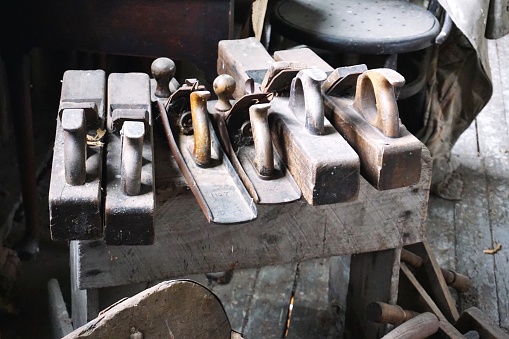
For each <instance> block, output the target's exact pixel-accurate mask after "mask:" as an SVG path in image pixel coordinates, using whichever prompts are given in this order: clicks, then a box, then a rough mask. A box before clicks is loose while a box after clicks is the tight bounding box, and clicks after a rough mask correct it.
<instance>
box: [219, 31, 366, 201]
mask: <svg viewBox="0 0 509 339" xmlns="http://www.w3.org/2000/svg"><path fill="white" fill-rule="evenodd" d="M218 55H219V59H218V73H219V74H229V75H231V76H232V77H233V78H234V79H235V80H236V82H237V84H240V85H241V86H239V88H240V90H239V89H237V90H236V91H235V93H236V94H234V96H235V95H244V94H245V93H252V92H258V91H260V92H261V91H263V90H265V91H267V90H269V89H270V90H271V91H274V92H275V93H277V95H276V96H275V97H274V99H273V100H272V101H271V107H270V109H269V125H270V129H271V134H272V140H273V142H274V145H275V146H276V149H277V151H278V152H279V154H280V156H281V158H282V160H283V162H284V163H285V164H286V165H287V167H288V169H289V171H290V173H291V174H292V176H293V177H294V179H295V181H296V182H297V184H298V186H299V187H300V189H301V191H302V194H303V196H304V198H305V199H306V200H307V201H308V203H310V204H312V205H322V204H332V203H339V202H345V201H350V200H353V199H356V197H357V194H358V191H359V159H358V156H357V154H356V153H355V152H354V151H353V149H352V148H351V147H350V146H349V145H348V144H347V142H346V141H345V140H344V139H343V138H342V137H341V136H340V135H339V134H338V133H337V132H336V131H335V130H334V128H333V127H332V125H331V124H330V123H329V122H328V121H327V119H325V117H324V109H323V99H322V96H321V91H320V88H321V83H322V82H323V81H324V80H325V79H326V74H325V73H324V72H323V71H321V70H319V69H302V68H303V66H302V63H303V60H300V59H298V58H297V59H293V60H284V62H283V63H276V64H274V63H275V62H274V59H272V58H271V57H270V55H269V54H268V53H267V51H266V50H265V49H264V47H263V46H262V45H261V44H260V43H259V42H258V41H256V40H255V39H252V38H250V39H243V40H235V41H221V42H220V43H219V53H218ZM292 79H294V80H292ZM242 84H244V85H243V86H242ZM276 84H277V85H276ZM288 85H291V91H290V92H291V93H290V95H289V97H288V94H287V93H288V90H289V89H290V86H288ZM237 93H238V94H237Z"/></svg>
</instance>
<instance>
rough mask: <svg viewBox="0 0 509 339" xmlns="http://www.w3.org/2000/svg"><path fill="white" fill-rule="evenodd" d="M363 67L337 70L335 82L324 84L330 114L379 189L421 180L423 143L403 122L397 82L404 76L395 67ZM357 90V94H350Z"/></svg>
mask: <svg viewBox="0 0 509 339" xmlns="http://www.w3.org/2000/svg"><path fill="white" fill-rule="evenodd" d="M362 71H363V70H362V67H360V68H355V67H353V68H346V69H343V70H341V71H338V72H339V73H341V74H339V73H338V72H336V73H333V74H331V77H332V76H333V77H334V78H335V79H334V80H335V81H332V80H331V81H327V82H326V84H327V85H328V86H327V87H324V88H323V91H324V92H325V94H326V95H325V96H324V98H325V100H324V101H325V106H326V116H327V117H328V118H329V119H330V121H331V122H332V124H333V125H334V127H336V129H337V130H338V131H339V132H340V133H341V134H342V135H343V136H344V137H345V139H346V140H347V141H348V142H349V143H350V145H351V146H352V147H353V148H354V149H355V151H356V152H357V153H358V154H359V157H360V160H361V174H362V175H363V176H364V178H365V179H366V180H367V181H368V182H369V183H371V184H372V185H373V186H374V187H375V188H377V189H378V190H387V189H393V188H399V187H405V186H410V185H415V184H416V183H417V182H419V179H420V175H421V149H422V143H421V142H420V141H419V140H418V139H417V138H416V137H414V136H413V135H412V134H411V133H410V132H408V131H407V129H406V128H405V127H404V126H403V125H401V124H400V121H399V115H398V111H397V105H396V91H397V90H396V89H395V88H394V87H397V86H399V85H400V84H401V81H402V79H401V77H399V76H397V75H396V74H394V73H393V72H394V71H392V70H385V69H384V70H381V71H380V70H370V71H365V72H364V73H362ZM361 74H363V75H361ZM342 79H344V80H345V81H344V82H342V81H341V80H342ZM353 83H355V84H356V85H355V86H356V88H355V90H354V89H353V88H352V86H353ZM352 92H354V93H355V98H353V97H351V96H345V95H344V94H345V93H352ZM336 93H340V95H343V96H342V97H337V96H336Z"/></svg>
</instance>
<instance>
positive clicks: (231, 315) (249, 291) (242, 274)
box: [201, 268, 259, 337]
mask: <svg viewBox="0 0 509 339" xmlns="http://www.w3.org/2000/svg"><path fill="white" fill-rule="evenodd" d="M258 273H259V270H258V269H256V268H247V269H244V270H235V271H234V273H233V278H232V280H231V281H230V282H229V283H228V284H226V285H220V284H216V285H214V286H212V288H211V289H212V292H214V294H215V295H217V297H218V298H219V299H221V302H222V303H223V306H224V309H225V311H226V314H227V315H228V319H229V320H230V324H231V326H232V330H235V331H238V332H241V333H245V332H243V330H244V328H243V327H244V325H245V324H246V323H247V318H248V315H249V307H250V305H251V302H252V299H253V298H254V293H255V285H256V283H257V278H258ZM201 276H202V277H205V275H204V274H201ZM251 321H252V322H253V319H252V320H251ZM249 334H250V333H249ZM248 337H251V336H250V335H249V336H248Z"/></svg>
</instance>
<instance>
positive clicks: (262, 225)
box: [71, 139, 431, 337]
mask: <svg viewBox="0 0 509 339" xmlns="http://www.w3.org/2000/svg"><path fill="white" fill-rule="evenodd" d="M162 143H164V142H163V141H162V140H159V139H157V142H156V144H158V145H156V148H157V150H156V178H157V179H156V180H157V181H156V186H157V208H156V217H155V220H156V230H155V232H156V235H155V239H156V240H155V243H154V245H152V246H139V247H135V246H108V245H105V244H104V242H102V241H73V242H72V243H71V270H72V277H71V283H72V284H73V290H74V292H75V293H73V319H74V321H75V326H76V325H78V326H79V325H82V324H83V323H85V322H86V321H87V320H90V319H92V318H94V317H95V316H96V315H97V311H98V310H97V296H98V293H97V289H99V288H103V287H108V286H119V285H126V284H132V283H138V282H148V281H155V280H161V279H169V278H175V277H181V276H185V275H189V274H193V273H203V272H217V271H223V270H227V269H229V268H233V267H235V268H247V267H262V266H268V265H276V264H281V263H290V262H300V261H305V260H307V259H312V258H321V257H330V256H336V255H346V254H356V255H354V256H352V261H351V271H350V288H349V295H348V300H349V306H347V326H348V327H350V328H351V330H353V331H354V332H358V331H363V332H364V335H365V336H366V337H373V336H375V335H377V334H378V333H381V332H382V331H383V330H384V329H383V327H382V326H380V325H374V324H366V323H365V320H364V317H363V313H364V309H365V306H366V305H367V304H368V303H369V302H371V301H375V300H376V301H385V302H393V303H394V302H395V300H396V297H397V284H398V277H399V249H401V247H402V246H404V245H407V244H412V243H415V242H419V241H421V240H422V239H423V237H424V232H425V227H424V225H425V220H426V213H427V204H428V194H429V185H430V180H431V157H430V156H429V152H428V151H427V149H425V148H424V147H423V152H422V174H421V179H420V182H419V183H418V184H417V185H415V186H411V187H406V188H401V189H394V190H389V191H377V190H376V189H374V188H373V187H372V186H371V185H370V184H368V183H367V182H366V181H365V180H364V179H361V186H360V193H359V198H358V200H357V201H354V202H349V203H342V204H335V205H326V206H317V207H313V206H310V205H308V204H307V203H305V202H304V201H298V202H295V203H290V204H285V205H258V206H257V208H258V218H257V219H256V220H255V221H254V222H250V223H246V224H238V225H217V224H209V223H207V222H206V220H205V217H204V216H203V214H202V212H201V210H200V207H199V206H198V203H197V202H196V200H195V199H194V196H193V195H192V194H191V192H190V191H189V189H188V188H187V187H186V184H185V182H184V179H183V178H182V177H181V175H180V172H179V170H178V167H177V165H176V163H175V162H174V161H173V159H172V158H171V156H170V152H169V150H167V148H165V147H166V146H163V145H161V144H162ZM79 289H81V290H79ZM354 301H355V302H354Z"/></svg>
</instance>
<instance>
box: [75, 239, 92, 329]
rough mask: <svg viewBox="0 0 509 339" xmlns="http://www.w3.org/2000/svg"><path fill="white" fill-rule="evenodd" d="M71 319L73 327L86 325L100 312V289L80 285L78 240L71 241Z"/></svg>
mask: <svg viewBox="0 0 509 339" xmlns="http://www.w3.org/2000/svg"><path fill="white" fill-rule="evenodd" d="M70 256H71V257H70V265H71V295H72V300H71V319H72V324H73V328H74V329H76V328H78V327H80V326H83V325H85V324H86V323H87V322H89V321H90V320H92V319H94V318H95V317H97V315H98V314H99V290H98V289H95V288H94V289H84V290H81V289H79V287H78V269H79V268H78V241H77V240H73V241H71V250H70Z"/></svg>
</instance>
